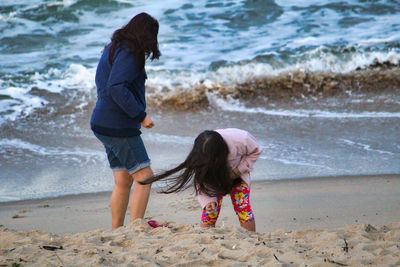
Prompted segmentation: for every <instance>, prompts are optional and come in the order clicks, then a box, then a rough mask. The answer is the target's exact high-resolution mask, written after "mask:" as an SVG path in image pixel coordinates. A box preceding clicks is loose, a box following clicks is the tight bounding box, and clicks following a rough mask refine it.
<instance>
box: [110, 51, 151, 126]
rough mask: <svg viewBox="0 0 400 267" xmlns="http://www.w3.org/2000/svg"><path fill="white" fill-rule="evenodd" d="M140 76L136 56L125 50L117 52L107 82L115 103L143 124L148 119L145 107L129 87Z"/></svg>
mask: <svg viewBox="0 0 400 267" xmlns="http://www.w3.org/2000/svg"><path fill="white" fill-rule="evenodd" d="M139 74H140V71H139V70H138V67H137V64H136V59H135V56H134V54H132V53H128V52H127V51H125V50H123V49H121V50H117V51H116V55H115V58H114V61H113V64H112V68H111V72H110V76H109V78H108V81H107V88H108V90H109V93H110V95H111V98H112V99H113V100H114V102H115V103H116V104H117V105H118V106H119V107H120V108H121V109H122V110H123V111H124V112H125V113H127V114H128V116H129V117H131V118H135V119H137V120H138V121H139V122H142V121H143V120H144V118H145V117H146V112H145V111H144V107H143V105H142V104H141V103H140V101H139V100H138V99H136V96H135V95H134V94H133V93H132V92H131V91H129V89H128V87H127V84H129V83H131V82H132V81H133V80H134V79H135V78H136V77H137V76H138V75H139Z"/></svg>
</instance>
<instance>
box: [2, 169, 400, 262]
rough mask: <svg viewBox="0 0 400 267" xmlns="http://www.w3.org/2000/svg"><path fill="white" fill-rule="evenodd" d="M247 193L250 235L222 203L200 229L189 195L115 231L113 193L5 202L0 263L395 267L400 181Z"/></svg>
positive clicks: (325, 182)
mask: <svg viewBox="0 0 400 267" xmlns="http://www.w3.org/2000/svg"><path fill="white" fill-rule="evenodd" d="M251 194H252V195H251V203H252V207H253V210H254V212H255V215H256V223H257V232H256V233H250V232H247V231H245V230H243V229H241V228H240V227H239V226H238V222H237V218H236V216H235V215H234V213H233V209H232V207H231V204H230V203H229V202H230V201H229V198H227V197H226V198H225V199H224V203H223V209H222V212H221V216H220V219H219V222H218V224H217V227H216V228H214V229H202V228H200V227H199V226H198V221H199V217H200V208H199V206H198V204H197V202H196V199H195V198H194V197H193V195H191V192H190V191H185V192H183V193H180V194H173V195H167V196H166V195H160V194H156V193H155V192H153V193H152V196H151V200H150V203H149V206H148V210H147V212H146V218H145V219H144V220H136V221H134V222H132V223H129V218H127V224H126V226H125V227H121V228H119V229H117V230H111V229H109V228H110V221H111V218H110V214H109V207H108V200H109V195H110V193H109V192H105V193H98V194H85V195H76V196H67V197H61V198H54V199H42V200H30V201H20V202H9V203H2V204H0V225H1V227H0V266H12V264H13V263H18V264H21V265H22V266H118V265H122V266H157V265H161V266H246V265H251V266H262V265H264V266H305V265H307V266H363V265H370V264H372V265H379V266H396V265H400V212H399V210H400V176H399V175H380V176H361V177H329V178H328V177H326V178H316V179H301V180H281V181H262V182H254V183H253V186H252V192H251ZM148 219H156V220H159V221H169V222H170V224H171V226H172V228H157V229H153V228H151V227H149V226H148V225H147V220H148ZM46 246H50V247H46ZM48 249H55V250H48Z"/></svg>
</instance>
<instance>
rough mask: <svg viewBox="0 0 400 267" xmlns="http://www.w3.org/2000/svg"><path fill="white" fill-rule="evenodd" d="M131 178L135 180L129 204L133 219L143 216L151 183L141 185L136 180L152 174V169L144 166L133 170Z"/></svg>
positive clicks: (142, 179)
mask: <svg viewBox="0 0 400 267" xmlns="http://www.w3.org/2000/svg"><path fill="white" fill-rule="evenodd" d="M132 176H133V179H134V180H135V181H136V183H135V186H134V188H133V193H132V199H131V204H130V211H131V219H130V221H131V222H132V221H134V220H135V219H138V218H143V217H144V213H145V212H146V207H147V203H148V202H149V196H150V189H151V184H148V185H141V184H139V183H137V181H144V180H146V179H148V178H150V177H152V176H153V171H152V170H151V168H150V167H146V168H144V169H141V170H139V171H137V172H135V173H134V174H133V175H132Z"/></svg>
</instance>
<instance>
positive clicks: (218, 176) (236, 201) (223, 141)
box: [139, 128, 261, 231]
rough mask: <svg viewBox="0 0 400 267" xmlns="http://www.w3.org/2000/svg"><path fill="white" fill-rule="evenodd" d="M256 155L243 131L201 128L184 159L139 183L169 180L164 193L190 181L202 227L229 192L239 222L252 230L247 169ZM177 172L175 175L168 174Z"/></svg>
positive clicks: (208, 224) (213, 219)
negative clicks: (197, 203)
mask: <svg viewBox="0 0 400 267" xmlns="http://www.w3.org/2000/svg"><path fill="white" fill-rule="evenodd" d="M260 154H261V149H260V147H259V145H258V144H257V141H256V139H255V138H254V137H253V136H252V135H251V134H250V133H248V132H246V131H244V130H240V129H235V128H229V129H221V130H215V131H204V132H202V133H201V134H200V135H199V136H198V137H197V138H196V140H195V141H194V145H193V148H192V151H191V152H190V153H189V155H188V156H187V158H186V160H185V161H184V162H182V163H181V164H180V165H179V166H177V167H176V168H174V169H171V170H168V171H166V172H164V173H162V174H160V175H157V176H155V177H153V178H151V179H148V180H146V181H145V182H143V184H149V183H152V182H154V181H158V180H163V179H165V180H166V181H167V182H170V183H169V186H168V188H167V189H166V190H163V191H161V193H166V194H169V193H174V192H178V191H181V190H184V189H186V188H188V187H190V186H191V185H192V184H193V185H194V188H195V190H196V193H197V198H198V201H199V203H200V205H201V207H202V208H203V214H202V217H201V223H200V225H201V226H202V227H213V226H215V223H216V222H217V219H218V216H219V212H220V210H221V204H222V198H223V196H224V195H227V194H230V195H231V199H232V204H233V207H234V210H235V212H236V214H237V216H238V218H239V221H240V225H241V226H242V227H243V228H245V229H247V230H249V231H255V230H256V225H255V220H254V214H253V211H252V209H251V207H250V199H249V198H250V171H251V170H253V168H252V167H253V164H254V163H255V162H256V161H257V159H258V157H259V155H260ZM178 172H180V173H179V174H178V175H177V176H174V177H169V176H171V175H173V174H175V173H178ZM167 177H169V178H167ZM192 179H193V182H192V183H190V182H191V180H192ZM139 183H140V182H139Z"/></svg>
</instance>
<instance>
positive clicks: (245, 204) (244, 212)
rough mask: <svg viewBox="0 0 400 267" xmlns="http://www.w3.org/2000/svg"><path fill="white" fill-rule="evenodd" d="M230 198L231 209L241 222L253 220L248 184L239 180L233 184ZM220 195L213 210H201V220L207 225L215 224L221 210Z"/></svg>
mask: <svg viewBox="0 0 400 267" xmlns="http://www.w3.org/2000/svg"><path fill="white" fill-rule="evenodd" d="M231 200H232V204H233V209H234V210H235V213H236V215H237V216H238V218H239V221H240V222H241V223H245V222H251V221H254V214H253V211H252V209H251V206H250V189H249V186H248V185H247V184H246V183H245V182H243V181H241V182H240V183H238V184H237V185H235V186H234V187H233V189H232V192H231ZM221 205H222V197H221V196H219V197H217V208H216V209H215V211H214V212H211V213H208V212H206V210H205V209H204V210H203V214H202V216H201V221H202V222H203V223H204V224H207V225H215V223H216V222H217V220H218V216H219V212H220V211H221Z"/></svg>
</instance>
